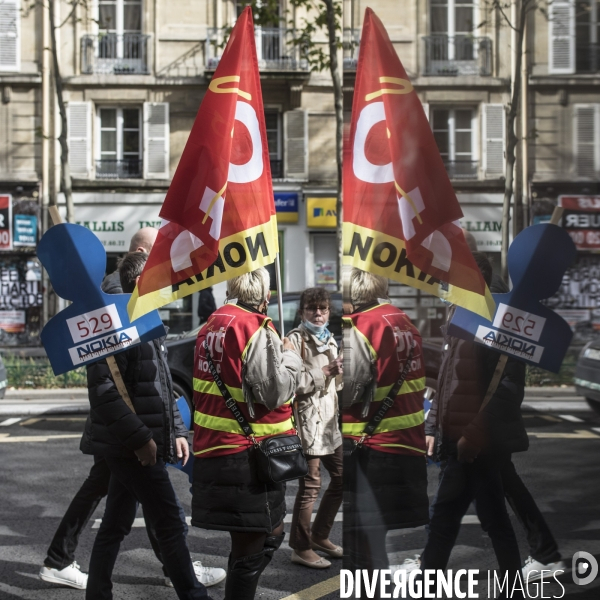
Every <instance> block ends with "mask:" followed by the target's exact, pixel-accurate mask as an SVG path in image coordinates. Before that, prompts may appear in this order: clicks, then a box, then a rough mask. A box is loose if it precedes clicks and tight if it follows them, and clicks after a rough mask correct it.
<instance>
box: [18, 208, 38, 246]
mask: <svg viewBox="0 0 600 600" xmlns="http://www.w3.org/2000/svg"><path fill="white" fill-rule="evenodd" d="M36 243H37V217H36V216H34V215H15V216H14V229H13V246H32V247H35V245H36Z"/></svg>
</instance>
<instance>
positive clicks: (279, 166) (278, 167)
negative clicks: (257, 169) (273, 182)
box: [269, 158, 283, 179]
mask: <svg viewBox="0 0 600 600" xmlns="http://www.w3.org/2000/svg"><path fill="white" fill-rule="evenodd" d="M269 162H270V163H271V177H272V178H273V179H281V178H282V177H283V161H282V160H281V159H279V158H277V159H275V158H272V159H271V160H270V161H269Z"/></svg>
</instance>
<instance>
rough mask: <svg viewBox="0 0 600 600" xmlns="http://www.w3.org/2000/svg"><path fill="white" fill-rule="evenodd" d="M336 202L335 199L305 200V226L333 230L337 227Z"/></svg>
mask: <svg viewBox="0 0 600 600" xmlns="http://www.w3.org/2000/svg"><path fill="white" fill-rule="evenodd" d="M336 202H337V198H307V199H306V224H307V226H308V227H320V228H322V229H335V227H336V226H337V213H336V206H335V205H336Z"/></svg>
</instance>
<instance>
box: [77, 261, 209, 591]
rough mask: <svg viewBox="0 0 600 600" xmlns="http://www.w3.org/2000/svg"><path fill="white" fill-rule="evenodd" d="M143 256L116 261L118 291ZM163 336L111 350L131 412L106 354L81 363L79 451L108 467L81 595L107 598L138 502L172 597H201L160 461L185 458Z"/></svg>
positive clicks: (130, 282) (134, 275)
mask: <svg viewBox="0 0 600 600" xmlns="http://www.w3.org/2000/svg"><path fill="white" fill-rule="evenodd" d="M146 259H147V255H146V254H143V253H141V252H133V253H130V254H128V255H127V256H126V257H125V258H124V259H123V261H122V262H121V264H120V265H119V273H120V276H121V285H122V287H123V291H125V292H127V293H131V292H132V291H133V289H134V287H135V284H136V282H137V279H139V275H140V274H141V272H142V269H143V267H144V264H145V262H146ZM163 342H164V339H157V340H152V341H151V342H146V343H142V344H138V345H136V346H133V347H132V348H130V349H128V350H125V351H124V352H121V353H119V354H116V355H115V361H116V363H117V366H118V368H119V371H120V372H121V375H122V377H123V380H124V382H125V387H126V388H127V393H128V395H129V397H130V399H131V403H132V404H133V407H134V409H135V412H132V411H131V409H130V408H129V407H128V405H127V404H126V402H125V400H124V399H123V397H122V396H121V394H120V392H119V391H118V389H117V386H116V385H115V382H114V381H113V378H112V375H111V372H110V369H109V367H108V364H107V362H106V360H105V359H101V360H99V361H97V362H95V363H92V364H91V365H88V367H87V379H88V392H89V400H90V419H89V420H88V423H89V424H88V425H87V427H86V432H85V434H84V437H83V439H82V444H81V447H82V450H83V451H84V452H85V453H90V454H94V455H95V456H102V457H103V458H104V460H105V461H106V464H107V466H108V468H109V469H110V472H111V477H110V485H109V491H108V497H107V499H106V510H105V512H104V516H103V518H102V523H101V525H100V529H99V531H98V535H97V536H96V540H95V542H94V547H93V549H92V555H91V558H90V569H89V577H88V585H87V589H86V600H110V599H111V598H112V583H111V576H112V571H113V568H114V564H115V561H116V558H117V554H118V552H119V547H120V544H121V541H122V540H123V538H124V537H125V536H126V535H127V534H128V533H129V532H130V530H131V526H132V525H133V520H134V518H135V514H136V511H137V504H138V502H140V503H141V504H142V506H143V508H144V516H145V518H146V519H147V520H148V521H149V524H150V525H151V526H152V529H153V531H154V532H155V534H156V537H157V539H158V545H159V548H160V555H161V558H162V560H163V562H164V565H165V567H166V568H167V569H168V572H169V576H170V578H171V580H172V582H173V586H174V587H175V591H176V592H177V595H178V597H179V598H185V599H186V600H200V599H204V600H205V599H207V598H209V596H208V595H207V593H206V588H205V587H204V586H203V585H202V584H201V583H200V582H199V581H198V580H197V578H196V575H195V573H194V568H193V565H192V561H191V558H190V554H189V551H188V548H187V545H186V541H185V526H184V523H183V522H182V519H181V517H180V513H179V506H178V503H177V497H176V495H175V491H174V489H173V486H172V484H171V481H170V479H169V475H168V473H167V470H166V464H165V463H167V462H176V461H177V460H178V458H181V457H183V459H184V464H185V462H186V460H187V458H188V457H189V448H188V443H187V430H186V428H185V426H184V425H183V422H182V420H181V416H180V415H179V411H178V410H177V408H176V406H174V395H173V388H172V381H171V376H170V372H169V368H168V366H167V361H166V357H165V349H164V345H163Z"/></svg>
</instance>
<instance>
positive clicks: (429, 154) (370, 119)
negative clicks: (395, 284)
mask: <svg viewBox="0 0 600 600" xmlns="http://www.w3.org/2000/svg"><path fill="white" fill-rule="evenodd" d="M343 214H344V225H343V227H344V263H345V264H349V265H352V266H355V267H358V268H361V269H363V270H365V271H369V272H372V273H376V274H378V275H382V276H384V277H389V278H390V279H394V280H396V281H400V282H402V283H404V284H407V285H410V286H413V287H416V288H419V289H421V290H423V291H425V292H429V293H431V294H434V295H436V296H439V297H441V298H444V299H447V300H448V301H450V302H452V303H454V304H458V305H460V306H464V307H465V308H467V309H469V310H472V311H473V312H476V313H479V314H481V315H483V316H485V317H487V318H491V315H493V313H494V301H493V299H492V296H491V294H490V292H489V290H488V288H487V286H486V284H485V281H484V280H483V277H482V275H481V273H480V271H479V269H478V267H477V265H476V263H475V260H474V258H473V255H472V254H471V251H470V250H469V247H468V246H467V243H466V241H465V237H464V234H463V232H462V229H461V227H460V224H459V219H460V218H461V217H462V216H463V214H462V211H461V209H460V205H459V203H458V200H457V198H456V194H455V193H454V190H453V188H452V185H451V183H450V180H449V178H448V175H447V173H446V169H445V167H444V163H443V161H442V158H441V156H440V153H439V151H438V148H437V146H436V143H435V140H434V137H433V133H432V131H431V128H430V126H429V122H428V120H427V117H426V116H425V113H424V111H423V106H422V104H421V101H420V100H419V98H418V96H417V94H416V92H415V91H414V89H413V86H412V84H411V82H410V81H409V79H408V77H407V75H406V71H405V70H404V67H403V66H402V63H401V62H400V59H399V58H398V55H397V54H396V50H395V49H394V46H393V45H392V43H391V42H390V39H389V37H388V35H387V32H386V30H385V27H384V26H383V24H382V23H381V21H380V20H379V18H378V17H377V16H376V15H375V13H374V12H373V11H372V10H371V9H369V8H367V9H366V13H365V20H364V25H363V30H362V37H361V40H360V54H359V61H358V69H357V73H356V84H355V87H354V103H353V107H352V122H351V128H350V136H349V139H347V140H346V144H345V152H344V213H343Z"/></svg>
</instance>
